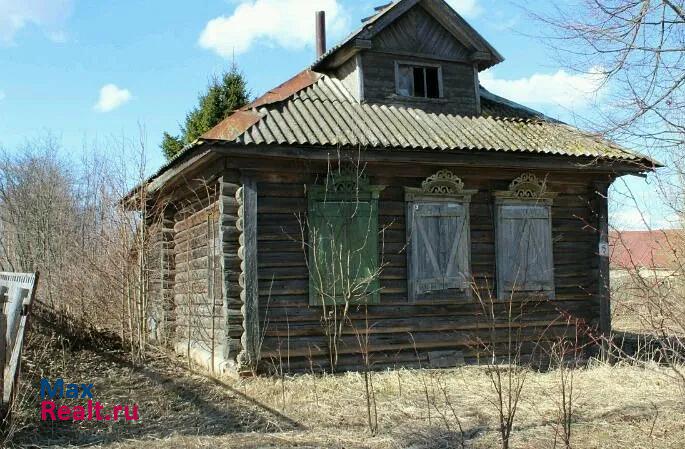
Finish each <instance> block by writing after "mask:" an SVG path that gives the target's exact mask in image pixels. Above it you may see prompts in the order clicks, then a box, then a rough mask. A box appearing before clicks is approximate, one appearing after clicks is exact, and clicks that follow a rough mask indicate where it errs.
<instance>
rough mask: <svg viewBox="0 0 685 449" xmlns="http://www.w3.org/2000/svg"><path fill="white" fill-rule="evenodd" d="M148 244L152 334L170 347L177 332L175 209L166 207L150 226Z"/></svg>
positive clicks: (156, 340)
mask: <svg viewBox="0 0 685 449" xmlns="http://www.w3.org/2000/svg"><path fill="white" fill-rule="evenodd" d="M148 232H149V233H150V235H149V237H150V244H149V247H148V254H147V258H148V259H147V260H148V266H149V272H150V277H149V297H150V310H149V314H150V318H151V320H150V329H149V330H150V337H151V339H152V340H153V341H155V342H157V343H158V344H161V345H162V346H169V345H170V344H171V339H172V338H173V335H174V329H175V326H174V325H175V321H176V317H175V313H174V287H173V283H174V221H173V212H171V211H170V208H169V210H165V211H164V212H163V213H162V214H160V216H159V217H158V218H157V219H156V221H155V222H154V223H152V224H150V225H149V228H148Z"/></svg>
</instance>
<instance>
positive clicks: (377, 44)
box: [373, 5, 470, 61]
mask: <svg viewBox="0 0 685 449" xmlns="http://www.w3.org/2000/svg"><path fill="white" fill-rule="evenodd" d="M373 48H374V49H375V50H378V51H384V52H390V53H411V54H417V55H424V56H426V55H431V56H433V57H436V58H441V59H450V60H464V61H466V60H467V59H468V57H469V53H470V52H469V50H468V49H467V48H466V47H465V46H464V45H462V44H461V43H460V42H459V41H457V40H456V39H455V38H454V36H452V35H451V34H450V32H449V31H447V30H446V29H445V28H444V27H443V26H442V25H440V23H438V22H437V21H436V20H435V19H434V18H433V17H432V16H431V15H430V14H429V13H428V12H427V11H426V10H425V9H424V8H423V7H422V6H420V5H419V6H418V7H415V8H412V9H410V10H409V11H407V12H406V13H405V14H404V15H402V16H401V17H400V18H399V19H397V20H396V21H395V22H393V23H391V24H390V25H389V26H388V27H387V28H385V29H384V30H383V31H381V32H380V33H379V34H378V35H377V36H375V37H374V39H373Z"/></svg>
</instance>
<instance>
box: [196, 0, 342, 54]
mask: <svg viewBox="0 0 685 449" xmlns="http://www.w3.org/2000/svg"><path fill="white" fill-rule="evenodd" d="M316 11H326V27H327V34H328V42H329V43H330V42H332V41H333V40H335V39H334V38H335V37H340V35H341V34H342V32H344V31H345V30H346V29H347V26H348V23H349V16H348V14H347V13H346V12H345V11H344V9H343V7H342V5H341V4H340V3H339V1H338V0H242V1H240V3H239V4H238V6H237V7H236V8H235V10H234V11H233V14H231V15H230V16H220V17H217V18H215V19H212V20H210V21H209V22H208V23H207V25H206V26H205V29H204V30H203V31H202V34H201V35H200V39H199V44H200V46H202V47H203V48H207V49H210V50H213V51H215V52H216V53H218V54H219V55H221V56H223V57H225V58H230V57H232V55H233V54H234V53H235V54H236V55H239V54H242V53H245V52H247V51H249V50H250V48H251V47H252V45H254V44H256V43H260V44H266V45H271V46H279V47H283V48H286V49H288V50H301V49H303V48H305V47H308V46H313V45H314V36H315V31H314V13H315V12H316Z"/></svg>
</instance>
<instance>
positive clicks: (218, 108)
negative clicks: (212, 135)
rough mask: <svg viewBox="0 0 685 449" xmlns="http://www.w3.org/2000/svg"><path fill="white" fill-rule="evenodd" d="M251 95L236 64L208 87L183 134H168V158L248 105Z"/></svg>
mask: <svg viewBox="0 0 685 449" xmlns="http://www.w3.org/2000/svg"><path fill="white" fill-rule="evenodd" d="M249 95H250V94H249V92H248V90H247V83H246V81H245V78H244V76H243V74H242V73H241V72H240V70H239V69H238V67H237V66H236V65H235V64H234V65H233V66H231V69H230V70H229V71H227V72H224V73H223V74H222V75H221V77H214V78H213V79H212V81H211V82H210V83H209V86H207V91H206V92H205V93H203V94H202V95H200V97H199V98H198V105H197V106H196V107H195V108H193V109H192V110H191V111H190V112H189V113H188V114H187V115H186V119H185V125H184V126H183V127H182V128H181V135H179V136H173V135H171V134H169V133H166V132H165V133H164V136H163V140H162V144H161V145H160V146H161V148H162V151H164V155H165V156H166V157H167V159H171V158H173V157H174V156H175V155H176V154H178V152H179V151H181V150H182V149H183V147H184V146H185V145H188V144H190V143H192V142H193V141H195V139H197V138H198V137H200V136H201V135H202V134H204V133H205V132H207V131H209V130H210V129H212V128H213V127H214V126H215V125H216V124H217V123H219V122H220V121H221V120H223V119H225V118H226V117H228V116H229V115H231V113H233V111H235V110H236V109H239V108H241V107H242V106H244V105H245V104H246V103H247V102H248V97H249Z"/></svg>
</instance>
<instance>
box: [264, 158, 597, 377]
mask: <svg viewBox="0 0 685 449" xmlns="http://www.w3.org/2000/svg"><path fill="white" fill-rule="evenodd" d="M283 168H285V165H283ZM441 168H444V167H439V166H436V167H426V166H403V167H393V168H392V169H390V168H388V167H382V166H376V165H370V166H369V167H368V170H367V172H368V173H369V175H370V177H371V183H372V184H380V185H386V186H387V188H386V189H385V190H384V191H383V192H382V194H381V199H380V203H379V231H381V230H382V236H381V238H380V240H379V248H380V253H381V254H380V257H381V260H382V261H383V264H384V269H383V274H382V277H381V287H382V288H383V290H382V292H381V299H380V304H379V305H374V306H368V307H359V308H357V307H354V308H353V310H352V311H351V314H350V317H351V319H352V323H353V326H350V325H348V326H346V327H345V331H344V332H345V335H344V337H343V339H342V340H343V341H342V343H341V344H340V347H339V354H340V360H339V364H338V367H337V369H339V370H344V369H358V368H360V367H361V366H362V365H361V357H360V356H359V353H360V345H359V340H358V335H357V333H358V331H359V329H368V333H369V346H368V350H369V352H371V354H372V360H373V363H374V366H375V367H376V368H379V367H383V366H394V365H396V364H403V365H405V366H406V365H408V366H416V365H423V366H426V365H429V364H430V361H431V359H433V360H434V358H435V357H436V354H437V357H438V358H439V356H440V354H441V353H440V351H455V350H459V351H462V353H463V356H464V358H465V360H466V361H467V362H469V361H470V362H474V361H476V360H477V357H478V356H479V352H478V349H477V347H476V346H477V345H476V341H477V338H479V337H482V338H486V339H487V338H489V334H488V332H489V330H488V326H489V325H488V324H487V320H485V319H484V317H483V309H482V306H481V304H480V303H479V300H478V298H479V297H481V298H483V299H484V300H486V301H487V299H488V298H490V297H492V295H495V285H494V284H495V282H494V280H495V279H496V274H495V273H496V272H495V243H494V201H493V198H492V192H493V191H494V190H506V189H507V187H508V185H509V183H510V182H511V180H513V179H514V178H516V177H517V176H518V175H520V174H521V171H511V170H485V169H482V170H478V172H477V173H476V172H475V171H474V170H459V169H457V168H452V171H453V172H454V173H455V174H456V175H457V176H460V177H461V178H462V179H463V180H464V183H465V187H466V188H468V189H477V190H478V193H477V194H475V195H474V196H473V198H472V203H471V206H470V214H471V228H470V232H471V261H472V263H471V267H472V273H473V276H474V279H475V282H476V283H477V285H478V293H479V294H477V295H473V298H472V299H471V300H467V299H463V298H462V299H455V300H453V301H449V300H448V301H441V302H440V303H433V304H431V303H428V304H412V303H410V302H409V300H408V298H407V269H406V255H405V251H404V248H405V242H406V235H405V201H404V187H405V186H411V187H416V186H419V185H420V183H421V181H422V180H423V179H425V178H426V177H427V176H429V175H431V174H433V173H435V172H436V171H437V170H439V169H441ZM268 170H269V169H268V168H267V167H266V166H264V167H263V171H262V172H261V173H259V174H258V175H257V181H258V192H259V212H258V242H259V243H258V254H259V260H258V262H259V268H258V269H259V291H260V298H259V306H260V323H261V324H263V328H262V332H263V346H262V352H261V356H262V360H263V361H264V362H265V363H267V364H272V365H278V364H282V365H283V367H284V368H285V369H286V370H287V369H290V370H309V369H310V368H311V367H313V368H314V369H327V368H329V363H328V355H327V352H328V351H327V339H326V337H325V335H324V332H323V327H322V325H321V315H322V311H321V308H320V307H319V306H310V305H309V301H308V296H307V295H308V291H307V289H308V282H307V278H308V271H307V266H306V260H305V253H306V249H305V248H304V247H303V245H302V223H304V222H305V215H306V211H307V209H306V208H307V203H306V196H305V186H306V185H307V184H308V183H311V182H313V181H315V179H316V175H302V174H297V173H296V172H292V173H288V172H285V171H282V170H281V171H280V172H276V171H273V172H269V171H268ZM274 170H277V169H276V168H274ZM388 173H392V175H390V174H388ZM539 174H540V175H541V176H544V175H546V173H539ZM548 179H549V189H550V190H551V191H556V192H558V193H559V195H558V197H557V198H556V200H555V202H554V206H553V212H552V213H553V239H554V257H555V284H556V299H555V300H554V301H545V300H540V301H538V302H527V303H520V304H519V305H518V308H519V309H520V310H517V311H516V313H523V317H522V319H521V321H525V322H526V325H525V326H524V327H523V328H522V329H521V330H520V332H521V337H522V339H523V340H525V341H526V342H527V343H526V345H527V346H526V349H527V351H528V352H529V353H530V352H532V351H533V348H534V346H535V344H536V342H537V341H538V339H539V338H541V336H542V335H543V334H544V335H546V336H547V337H551V336H553V335H555V334H559V333H562V332H568V329H567V328H566V326H565V320H563V319H561V318H560V311H565V312H569V313H572V314H573V315H574V316H576V317H578V318H582V319H585V320H587V321H592V320H594V319H595V318H596V317H597V316H598V313H599V310H598V307H599V306H598V297H597V294H598V285H597V276H596V274H597V268H598V267H597V263H598V262H597V257H596V246H597V235H596V234H595V232H594V231H593V226H594V224H595V222H596V217H595V216H594V214H593V208H592V207H591V203H592V202H593V201H595V200H594V190H593V189H592V187H591V182H592V179H591V178H590V177H586V176H583V175H582V174H568V173H566V174H560V173H550V175H549V178H548ZM586 222H587V223H590V224H591V225H592V226H586ZM305 237H306V235H305ZM497 316H498V324H497V328H498V329H497V330H496V333H495V335H496V339H497V340H498V341H500V342H503V341H504V340H505V339H506V329H505V328H506V320H505V319H504V318H505V316H506V315H505V311H504V310H498V312H497ZM355 328H356V329H357V331H355Z"/></svg>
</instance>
